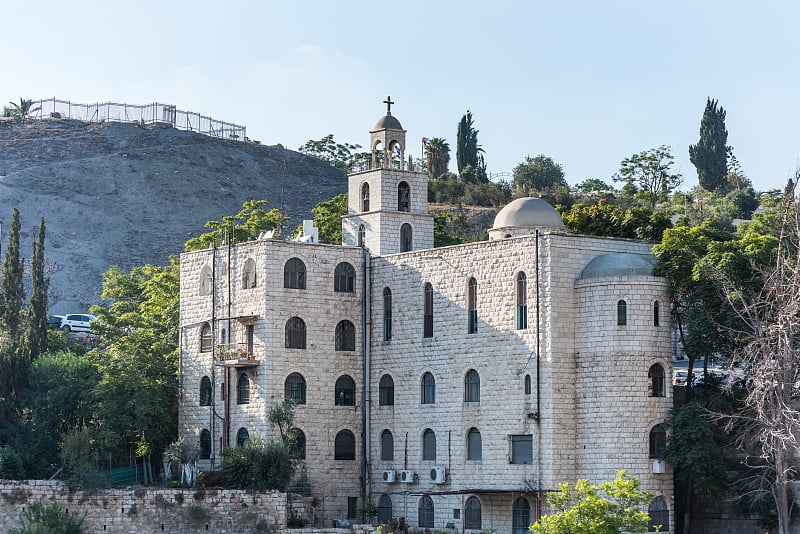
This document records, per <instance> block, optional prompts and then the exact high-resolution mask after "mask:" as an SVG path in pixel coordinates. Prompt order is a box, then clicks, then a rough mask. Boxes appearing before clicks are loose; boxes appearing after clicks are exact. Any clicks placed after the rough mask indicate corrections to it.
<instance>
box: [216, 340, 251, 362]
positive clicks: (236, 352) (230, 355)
mask: <svg viewBox="0 0 800 534" xmlns="http://www.w3.org/2000/svg"><path fill="white" fill-rule="evenodd" d="M260 348H261V347H260V346H257V345H251V344H248V343H231V344H228V345H218V346H217V350H216V352H215V358H214V360H215V361H214V363H215V365H222V366H225V367H258V365H259V363H260V362H259V361H258V360H257V359H256V354H257V353H258V352H260V350H259V349H260Z"/></svg>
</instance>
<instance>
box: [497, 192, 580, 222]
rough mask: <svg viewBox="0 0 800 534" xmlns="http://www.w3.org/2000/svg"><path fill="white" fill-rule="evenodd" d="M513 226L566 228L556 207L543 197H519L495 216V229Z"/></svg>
mask: <svg viewBox="0 0 800 534" xmlns="http://www.w3.org/2000/svg"><path fill="white" fill-rule="evenodd" d="M513 226H517V227H519V226H547V227H553V226H554V227H556V228H564V221H562V220H561V215H559V213H558V212H557V211H556V209H555V208H554V207H553V206H551V205H550V204H548V203H547V201H546V200H542V199H541V198H531V197H524V198H518V199H516V200H514V201H513V202H511V203H509V204H507V205H506V207H504V208H503V209H501V210H500V212H499V213H498V214H497V216H496V217H495V218H494V224H493V225H492V228H493V229H497V228H508V227H513Z"/></svg>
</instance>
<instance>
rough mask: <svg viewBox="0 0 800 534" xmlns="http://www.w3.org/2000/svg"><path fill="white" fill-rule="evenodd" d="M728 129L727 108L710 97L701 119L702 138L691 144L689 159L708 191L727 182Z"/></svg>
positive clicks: (715, 189)
mask: <svg viewBox="0 0 800 534" xmlns="http://www.w3.org/2000/svg"><path fill="white" fill-rule="evenodd" d="M727 142H728V131H727V130H726V129H725V110H724V109H722V106H717V101H716V100H711V98H708V99H707V100H706V109H705V111H704V112H703V118H702V119H701V121H700V139H699V140H698V141H697V144H695V145H689V160H690V161H691V162H692V164H693V165H694V166H695V168H697V178H698V181H699V182H700V185H701V186H703V188H705V189H706V190H707V191H717V190H719V189H720V188H722V187H723V186H724V185H725V184H726V180H725V176H726V175H727V173H728V146H727Z"/></svg>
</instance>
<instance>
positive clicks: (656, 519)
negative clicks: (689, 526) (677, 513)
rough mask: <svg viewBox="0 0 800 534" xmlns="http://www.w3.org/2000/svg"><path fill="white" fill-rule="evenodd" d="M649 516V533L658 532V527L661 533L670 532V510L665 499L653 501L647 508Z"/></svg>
mask: <svg viewBox="0 0 800 534" xmlns="http://www.w3.org/2000/svg"><path fill="white" fill-rule="evenodd" d="M647 514H648V515H649V516H650V525H649V527H648V529H647V532H656V527H658V531H659V532H667V531H669V508H667V503H666V501H665V500H664V498H663V497H656V498H655V499H653V502H651V503H650V506H649V507H648V508H647Z"/></svg>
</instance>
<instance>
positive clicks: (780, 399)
mask: <svg viewBox="0 0 800 534" xmlns="http://www.w3.org/2000/svg"><path fill="white" fill-rule="evenodd" d="M798 180H800V170H798V172H797V173H796V174H795V177H794V179H793V180H790V181H789V184H788V185H787V187H786V191H785V193H784V199H783V202H782V204H781V206H780V207H779V209H780V212H779V221H778V226H777V235H776V238H777V249H776V251H775V255H774V262H773V263H772V264H770V265H768V266H764V265H757V264H756V262H754V261H751V270H752V276H753V277H754V278H758V279H760V281H761V284H754V285H751V286H750V287H749V288H744V287H742V285H741V284H737V283H735V282H733V280H732V278H731V277H726V276H723V275H721V274H720V273H719V272H717V273H716V274H715V275H716V277H717V279H718V281H719V282H720V283H721V286H722V289H723V291H724V292H725V294H726V295H727V298H728V302H729V303H730V307H731V311H732V312H733V313H734V314H735V316H736V318H737V319H738V324H739V326H738V327H737V328H736V330H735V331H732V332H731V333H732V335H733V336H734V338H735V339H736V340H737V344H736V346H737V347H738V348H737V349H736V350H735V352H734V354H733V357H732V358H731V364H732V369H731V370H732V371H733V366H734V365H735V366H737V367H739V368H741V369H742V370H743V371H742V372H743V381H744V388H745V394H746V397H745V399H744V402H743V408H742V409H741V410H739V411H738V412H737V413H735V414H733V415H725V416H721V417H726V418H727V430H729V431H733V432H735V434H736V435H737V440H736V446H737V448H738V449H739V451H740V452H741V453H743V455H744V457H745V460H744V463H745V464H746V465H747V466H748V467H750V468H751V470H750V472H751V474H752V476H751V477H750V480H749V482H750V485H749V487H750V490H749V493H748V497H749V498H751V499H753V500H756V499H768V498H770V497H771V498H772V499H774V502H775V506H776V509H777V513H778V533H779V534H788V532H789V521H790V517H791V514H790V512H791V507H792V506H793V502H794V501H793V499H791V498H790V491H789V490H790V485H791V483H792V481H793V480H794V479H795V477H796V476H797V473H798V469H797V459H798V454H797V452H798V449H797V446H798V434H800V199H798V197H797V196H796V192H795V189H796V186H797V183H798ZM754 286H758V287H756V289H754Z"/></svg>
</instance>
